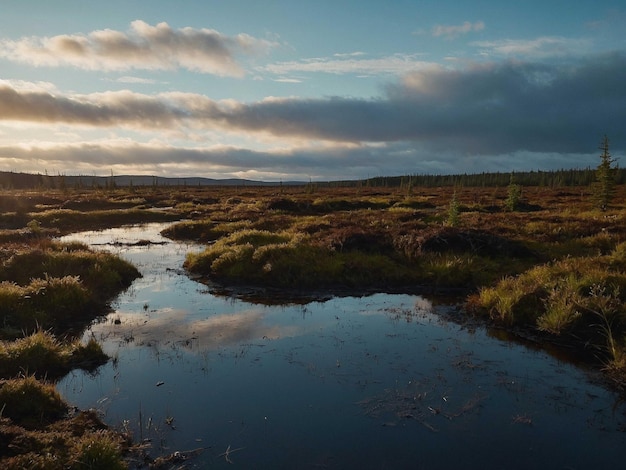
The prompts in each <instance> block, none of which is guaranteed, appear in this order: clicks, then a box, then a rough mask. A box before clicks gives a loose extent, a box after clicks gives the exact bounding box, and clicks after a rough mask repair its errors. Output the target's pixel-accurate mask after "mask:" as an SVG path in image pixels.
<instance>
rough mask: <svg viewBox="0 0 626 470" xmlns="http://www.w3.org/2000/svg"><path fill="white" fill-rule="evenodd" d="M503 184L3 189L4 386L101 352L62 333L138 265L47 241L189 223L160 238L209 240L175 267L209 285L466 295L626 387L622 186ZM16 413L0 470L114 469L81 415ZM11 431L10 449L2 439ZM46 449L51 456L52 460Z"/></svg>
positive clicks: (117, 446) (93, 359)
mask: <svg viewBox="0 0 626 470" xmlns="http://www.w3.org/2000/svg"><path fill="white" fill-rule="evenodd" d="M510 189H511V188H507V187H497V188H493V187H491V188H489V187H486V188H469V187H462V186H457V187H455V188H452V187H449V188H420V187H415V186H413V187H411V188H410V191H407V189H406V188H382V187H379V188H371V187H358V188H354V187H352V188H350V187H335V188H330V187H325V186H323V185H307V186H305V187H280V188H277V187H274V188H272V187H264V188H254V187H230V188H226V187H224V188H217V187H211V188H191V187H185V188H177V189H176V190H175V191H173V190H172V188H160V187H151V188H139V187H138V188H132V190H131V189H122V188H117V189H109V190H106V191H103V190H97V189H93V190H85V189H82V190H72V189H68V190H66V191H55V190H48V191H46V192H45V193H44V192H41V191H21V192H20V191H0V210H1V212H0V242H1V243H2V245H1V247H0V330H1V331H2V333H3V335H4V338H5V341H3V342H2V343H0V370H1V371H2V372H1V374H0V376H1V377H4V379H6V380H4V381H3V384H5V383H8V381H12V380H28V381H31V382H32V381H38V382H39V383H40V385H42V386H44V385H45V383H44V382H43V381H41V380H36V379H41V378H42V377H48V378H54V377H56V376H58V375H62V374H63V373H65V372H66V371H67V370H68V369H71V368H74V367H90V366H91V365H94V364H97V363H98V361H99V360H102V355H101V353H102V351H101V349H100V347H99V345H98V344H97V343H96V342H95V341H90V342H89V343H88V344H79V343H75V342H74V340H72V339H71V337H72V334H75V333H76V332H77V331H80V328H81V325H82V326H84V325H86V324H87V323H88V322H89V321H91V319H92V318H94V316H96V315H98V314H99V313H101V312H103V309H104V308H106V303H107V301H108V300H109V299H110V298H111V297H112V296H114V295H115V294H116V293H117V292H119V291H120V290H121V289H124V288H125V287H126V286H128V285H129V284H130V282H131V281H132V279H134V278H135V277H136V276H137V275H138V273H137V271H136V270H135V269H134V268H133V267H132V266H130V265H128V264H127V263H125V262H123V261H122V260H120V259H119V258H117V257H114V256H111V255H107V254H105V253H93V252H91V251H90V250H89V249H87V247H85V246H84V245H80V244H60V243H58V242H54V241H52V240H51V239H50V238H51V237H52V236H55V235H58V234H62V233H67V232H69V231H75V230H82V229H96V228H105V227H112V226H119V225H122V224H126V223H141V222H153V221H169V220H178V219H183V218H186V219H191V220H184V221H181V222H179V223H176V224H174V225H172V226H171V227H170V228H169V229H168V230H167V231H166V232H164V235H166V236H169V237H171V238H175V239H184V240H194V241H199V242H204V243H206V244H207V246H206V249H205V250H204V251H203V252H201V253H199V254H189V255H188V256H187V260H186V264H185V266H186V268H187V269H188V270H189V271H190V272H193V273H197V274H200V275H201V276H203V277H205V278H207V279H210V280H211V281H213V282H214V283H217V284H219V285H221V286H237V285H242V284H246V285H253V286H258V287H273V288H277V289H296V290H299V291H306V290H312V291H314V292H315V291H318V292H319V291H320V290H321V291H324V293H332V292H333V291H337V290H338V291H344V290H345V289H350V290H351V291H359V290H361V289H362V290H365V291H368V292H371V291H387V290H394V291H403V290H406V291H412V292H413V291H415V290H416V289H420V290H422V291H423V290H424V289H427V290H428V291H437V292H441V291H443V292H446V290H447V289H462V290H463V292H464V293H466V294H468V297H467V302H466V304H465V305H466V310H467V311H468V313H474V314H479V315H483V316H484V317H485V318H487V319H488V320H489V321H490V322H495V323H498V324H500V325H504V326H505V327H507V328H509V329H512V330H513V331H517V330H520V329H523V330H525V331H532V332H533V334H535V335H536V336H537V337H538V338H539V339H541V340H546V341H548V340H549V341H552V340H553V339H556V340H557V341H559V342H564V343H568V345H569V346H572V345H573V346H574V347H576V348H579V349H585V350H586V351H588V352H589V354H590V356H592V357H596V358H598V362H597V363H598V364H601V367H603V368H604V370H606V371H607V372H608V374H609V375H610V376H611V377H613V378H614V379H615V381H616V383H618V384H621V385H622V386H623V387H624V390H625V391H626V354H625V351H626V344H625V337H626V313H625V312H624V305H625V301H626V242H624V240H626V217H625V214H626V212H624V209H626V205H625V202H624V201H626V186H617V187H616V193H615V197H614V199H613V206H612V207H609V208H607V210H606V211H599V210H597V209H595V208H594V204H593V201H592V198H591V192H590V189H589V188H587V187H583V188H559V187H523V188H514V189H515V190H516V191H517V190H518V189H521V190H522V193H521V194H523V201H521V202H522V203H521V204H515V205H514V206H511V204H509V203H510V202H511V196H512V195H511V192H510V191H509V190H510ZM521 194H513V196H514V197H518V196H520V197H521ZM520 200H521V199H520ZM451 201H452V203H451ZM518 202H519V201H518ZM154 209H158V210H154ZM74 320H79V321H78V325H76V324H75V323H74ZM4 387H5V386H3V388H4ZM8 390H9V389H6V390H5V391H6V392H7V393H8ZM29 393H31V392H29ZM33 393H34V392H33ZM7 403H8V402H7ZM52 403H54V401H53V402H52ZM0 406H2V405H0ZM5 409H7V410H8V405H7V406H5ZM51 409H54V406H52V407H51ZM8 412H9V411H7V413H8ZM27 414H29V415H30V419H31V422H30V423H29V424H28V426H31V428H27V427H25V426H26V425H22V424H20V423H19V422H14V421H13V418H9V417H8V414H6V413H5V414H3V417H2V418H0V432H3V433H4V434H3V435H2V439H0V455H9V454H10V457H9V460H7V459H4V460H3V463H5V461H8V462H11V465H13V467H11V465H9V468H30V467H32V468H118V467H116V465H117V463H116V462H118V461H119V460H118V453H117V452H118V451H121V450H123V448H124V447H123V444H122V443H121V441H120V440H119V436H116V435H110V436H109V437H110V440H109V441H107V438H106V437H104V436H103V435H100V434H99V433H100V432H102V427H100V428H97V429H96V428H95V427H93V426H91V424H90V425H88V426H84V428H85V429H84V432H81V433H79V434H80V436H78V435H74V434H66V432H67V430H61V429H60V427H61V426H63V423H64V422H65V423H68V424H67V426H70V427H71V426H73V425H72V424H69V423H71V422H72V420H73V419H75V418H73V417H72V418H67V419H65V418H64V419H57V417H56V415H54V413H52V414H51V415H49V416H48V415H46V414H45V413H43V414H42V412H41V410H39V411H38V410H31V411H29V412H27ZM46 416H48V417H46ZM76 419H78V418H76ZM81 419H84V418H81ZM55 420H56V421H55ZM27 421H28V420H27ZM33 426H34V427H33ZM79 427H80V426H79ZM18 428H19V429H21V431H20V432H21V433H22V434H21V437H14V436H13V435H12V434H11V436H13V437H11V438H10V439H11V440H9V437H8V436H9V434H10V433H9V431H8V430H9V429H12V430H16V429H18ZM16 432H17V431H16ZM18 434H19V433H18ZM83 435H84V440H83V438H82V436H83ZM69 436H74V437H72V438H70V437H69ZM5 437H6V439H5ZM15 439H18V441H17V442H18V444H19V445H17V446H16V447H11V449H12V450H11V451H10V452H9V450H8V449H9V447H7V444H6V442H16V441H15ZM26 442H28V443H29V444H28V445H27V444H26ZM79 442H80V443H81V444H80V445H79V444H78V443H79ZM101 442H102V443H103V446H101V447H100V446H99V444H100V443H101ZM31 444H32V445H31ZM3 446H4V447H3ZM17 448H20V449H24V450H23V452H21V453H20V452H16V451H15V449H17ZM50 449H54V451H52V450H50ZM55 453H56V454H57V455H60V456H62V457H60V461H63V464H58V462H57V461H56V460H54V459H52V457H50V456H51V455H55ZM107 459H108V460H107ZM97 462H106V463H101V464H99V463H97ZM98 465H101V466H100V467H98ZM120 468H122V467H120Z"/></svg>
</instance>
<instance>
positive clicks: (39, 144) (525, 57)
mask: <svg viewBox="0 0 626 470" xmlns="http://www.w3.org/2000/svg"><path fill="white" fill-rule="evenodd" d="M0 12H1V13H0V170H7V171H28V172H39V173H44V172H47V173H48V174H66V175H70V174H72V175H73V174H86V175H93V174H96V175H110V174H111V173H113V174H116V175H121V174H150V175H160V176H176V177H185V176H206V177H213V178H230V177H241V178H249V179H257V180H266V181H288V180H294V179H296V180H306V181H309V180H313V181H322V180H334V179H355V178H366V177H373V176H384V175H404V174H423V173H447V174H449V173H474V172H482V171H502V172H509V171H518V170H540V169H541V170H549V169H561V168H586V167H589V166H591V167H595V166H596V165H597V163H598V155H599V150H598V146H599V144H600V141H601V138H602V136H603V135H605V134H606V135H608V137H609V140H610V146H611V153H612V155H613V156H614V157H616V158H620V161H621V160H623V158H622V157H623V156H626V5H625V4H624V2H623V0H579V1H571V0H568V1H561V0H548V1H546V0H541V1H537V0H527V1H524V2H503V1H502V0H497V1H496V0H481V1H479V0H468V1H464V2H459V1H458V0H454V1H449V0H434V1H430V0H427V1H419V0H390V1H385V2H383V1H366V0H332V1H329V0H315V1H304V0H303V1H297V2H296V1H293V0H267V1H258V0H229V1H223V0H219V1H210V0H203V1H200V0H195V1H189V0H178V1H175V2H174V1H170V0H150V1H139V0H123V1H122V0H108V1H107V2H91V1H84V0H55V1H54V2H51V1H49V0H0ZM621 164H622V165H624V162H623V161H622V162H621Z"/></svg>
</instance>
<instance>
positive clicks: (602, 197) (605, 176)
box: [593, 135, 615, 211]
mask: <svg viewBox="0 0 626 470" xmlns="http://www.w3.org/2000/svg"><path fill="white" fill-rule="evenodd" d="M600 150H602V154H601V155H600V164H599V165H598V168H597V169H596V181H595V183H594V185H593V197H594V201H595V204H596V206H597V207H598V208H599V209H600V210H602V211H605V210H606V209H607V208H608V206H609V203H610V202H611V199H613V193H614V191H615V167H614V166H613V164H614V163H615V159H614V158H612V157H611V154H610V152H609V138H608V137H607V136H606V135H605V136H604V138H603V139H602V145H600Z"/></svg>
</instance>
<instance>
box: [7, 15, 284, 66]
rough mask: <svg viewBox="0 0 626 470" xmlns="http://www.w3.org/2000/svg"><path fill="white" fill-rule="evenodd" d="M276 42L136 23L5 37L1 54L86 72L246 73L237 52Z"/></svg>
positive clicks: (246, 52) (260, 49)
mask: <svg viewBox="0 0 626 470" xmlns="http://www.w3.org/2000/svg"><path fill="white" fill-rule="evenodd" d="M276 45H277V44H276V43H275V42H272V41H268V40H264V39H258V38H254V37H252V36H249V35H247V34H238V35H236V36H226V35H224V34H222V33H220V32H218V31H215V30H212V29H194V28H182V29H173V28H171V27H170V26H169V25H168V24H167V23H159V24H157V25H154V26H152V25H149V24H147V23H145V22H144V21H141V20H136V21H133V22H132V23H131V25H130V30H129V31H128V32H121V31H115V30H111V29H105V30H98V31H93V32H91V33H89V34H87V35H81V34H74V35H59V36H53V37H26V38H22V39H20V40H17V41H12V40H8V39H2V40H0V57H3V58H5V59H9V60H13V61H16V62H25V63H29V64H32V65H35V66H49V67H58V66H66V65H69V66H73V67H77V68H81V69H87V70H103V71H124V70H132V69H149V70H173V69H177V68H184V69H188V70H191V71H194V72H199V73H207V74H214V75H220V76H232V77H241V76H243V75H244V74H245V72H244V69H243V67H242V66H241V64H239V62H238V56H240V55H249V56H255V55H260V54H265V53H267V52H268V51H269V50H270V49H271V48H273V47H275V46H276Z"/></svg>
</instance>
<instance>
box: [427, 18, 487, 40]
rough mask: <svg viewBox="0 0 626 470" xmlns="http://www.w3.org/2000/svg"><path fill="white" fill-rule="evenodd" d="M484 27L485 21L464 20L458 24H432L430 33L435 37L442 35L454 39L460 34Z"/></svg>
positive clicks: (480, 29)
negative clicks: (472, 21)
mask: <svg viewBox="0 0 626 470" xmlns="http://www.w3.org/2000/svg"><path fill="white" fill-rule="evenodd" d="M483 29H485V23H483V22H482V21H477V22H476V23H470V22H469V21H465V22H464V23H463V24H460V25H453V26H448V25H436V26H433V29H432V35H433V36H435V37H444V38H445V39H455V38H457V37H459V36H460V35H462V34H468V33H472V32H476V31H482V30H483Z"/></svg>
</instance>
